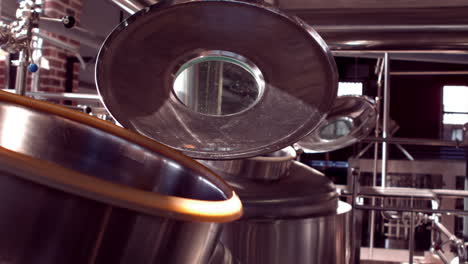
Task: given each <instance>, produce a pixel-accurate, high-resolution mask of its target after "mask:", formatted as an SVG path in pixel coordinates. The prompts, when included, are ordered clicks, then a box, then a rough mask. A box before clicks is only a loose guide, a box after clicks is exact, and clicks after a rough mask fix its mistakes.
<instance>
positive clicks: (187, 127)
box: [96, 0, 338, 159]
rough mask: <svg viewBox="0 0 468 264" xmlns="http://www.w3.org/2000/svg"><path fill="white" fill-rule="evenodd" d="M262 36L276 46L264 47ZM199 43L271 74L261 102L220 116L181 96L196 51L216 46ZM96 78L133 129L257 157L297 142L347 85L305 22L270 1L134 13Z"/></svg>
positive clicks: (214, 154) (192, 4) (178, 143)
mask: <svg viewBox="0 0 468 264" xmlns="http://www.w3.org/2000/svg"><path fill="white" fill-rule="evenodd" d="M174 7H177V8H174ZM206 14H210V15H209V16H206ZM245 17H249V19H244V18H245ZM259 25H269V26H259ZM200 28H203V31H202V34H200ZM182 31H183V32H185V33H184V34H178V33H176V32H182ZM278 32H279V33H278ZM278 34H279V35H278ZM214 35H216V36H217V37H216V38H213V36H214ZM273 35H275V36H276V38H275V41H274V42H271V36H273ZM252 36H255V38H252ZM161 39H164V40H165V41H161ZM239 39H243V40H245V41H242V42H239V41H238V40H239ZM291 39H294V41H293V42H291V41H290V40H291ZM175 42H177V49H174V43H175ZM260 42H263V43H270V44H269V45H266V46H263V47H262V48H261V49H259V48H258V43H260ZM200 47H215V48H216V50H222V51H230V52H232V53H235V54H238V55H240V56H242V57H245V58H246V59H248V60H249V61H252V62H255V64H256V65H257V66H258V67H259V70H260V71H261V73H262V74H263V75H266V74H268V81H267V79H265V92H264V93H263V95H262V96H261V99H260V100H259V101H258V103H256V104H254V105H253V106H252V107H250V108H248V109H246V110H244V111H241V112H238V113H234V114H230V115H225V116H212V115H206V114H201V113H197V112H195V111H192V110H191V109H190V108H188V107H186V106H184V105H183V104H182V103H181V102H180V101H179V100H177V98H175V96H174V94H173V92H172V88H173V81H174V78H175V76H176V73H178V72H179V71H180V69H181V67H183V66H184V64H186V62H188V61H190V60H191V59H192V58H193V54H195V55H200V56H202V55H204V54H205V53H206V52H210V51H212V50H213V49H209V48H205V49H202V48H200ZM167 50H172V51H173V52H169V53H168V52H167ZM272 54H275V56H272ZM293 54H301V56H294V55H293ZM187 56H188V57H187ZM200 56H195V57H200ZM128 58H132V59H131V60H129V59H128ZM293 76H294V77H293ZM266 77H267V76H265V78H266ZM96 82H97V86H98V90H99V93H100V94H101V96H102V98H103V102H104V104H105V105H106V108H107V109H108V110H109V112H110V113H111V114H112V116H114V117H115V118H116V120H117V121H118V122H119V123H121V124H122V125H123V126H124V127H126V128H128V129H131V130H135V131H138V132H139V133H141V134H143V135H146V136H148V137H150V138H153V139H154V140H156V141H158V142H161V143H163V144H165V145H168V146H171V147H173V148H175V149H178V150H180V151H182V152H183V153H185V154H187V155H189V156H191V157H194V158H199V159H236V158H244V157H253V156H258V155H261V154H264V153H269V152H274V151H276V150H278V149H281V148H284V147H286V146H289V145H291V144H293V143H295V142H297V141H298V140H299V139H301V138H302V137H304V136H305V135H307V134H309V133H310V132H311V131H312V130H313V129H314V128H315V127H316V125H317V124H318V123H319V122H320V121H321V119H322V118H323V117H324V116H325V113H326V112H328V111H329V109H330V107H331V105H332V103H333V101H334V99H335V97H336V93H337V86H338V81H337V70H336V65H335V62H334V59H333V57H332V56H331V54H330V52H329V50H328V48H327V46H326V45H325V43H324V42H323V40H322V39H321V38H320V37H319V36H318V34H317V33H316V32H315V31H314V30H313V29H312V28H310V27H309V26H307V25H306V24H305V23H304V22H303V21H301V20H299V19H296V18H294V17H289V16H287V15H285V14H284V13H282V12H281V11H279V10H277V9H276V8H274V7H272V6H270V5H267V4H265V3H261V2H244V1H217V0H215V1H198V0H197V1H183V0H176V1H169V2H167V1H166V2H164V4H163V3H161V4H156V5H154V6H151V7H150V8H148V9H145V10H141V11H140V12H138V13H135V14H134V15H133V16H131V17H130V18H128V19H127V20H126V21H125V22H123V23H122V24H120V25H119V26H118V27H117V28H116V29H115V30H114V31H113V32H112V33H111V35H110V36H109V37H108V38H107V40H106V42H105V43H104V45H103V48H102V49H101V51H100V53H99V56H98V62H97V65H96ZM272 117H274V118H272Z"/></svg>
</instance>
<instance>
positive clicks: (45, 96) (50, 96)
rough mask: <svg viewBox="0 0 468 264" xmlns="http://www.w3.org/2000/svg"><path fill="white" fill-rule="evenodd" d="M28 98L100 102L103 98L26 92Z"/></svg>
mask: <svg viewBox="0 0 468 264" xmlns="http://www.w3.org/2000/svg"><path fill="white" fill-rule="evenodd" d="M2 91H4V92H12V90H2ZM26 95H27V96H31V97H34V98H38V99H61V100H77V101H91V102H100V101H101V96H99V95H98V94H85V93H49V92H26Z"/></svg>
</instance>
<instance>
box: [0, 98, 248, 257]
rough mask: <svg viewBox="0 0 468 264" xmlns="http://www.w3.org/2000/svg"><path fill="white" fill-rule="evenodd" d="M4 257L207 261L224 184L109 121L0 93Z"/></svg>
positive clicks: (226, 208) (235, 207)
mask: <svg viewBox="0 0 468 264" xmlns="http://www.w3.org/2000/svg"><path fill="white" fill-rule="evenodd" d="M0 175H1V177H0V200H1V201H2V203H1V205H0V216H1V217H0V233H1V234H2V235H1V236H0V260H1V262H4V263H18V264H23V263H24V264H26V263H28V264H29V263H39V264H40V263H44V264H46V263H47V264H54V263H57V264H58V263H70V264H73V263H77V264H78V263H79V264H82V263H96V264H97V263H106V264H107V263H148V264H149V263H177V264H180V263H201V264H204V263H207V261H208V258H209V256H210V254H211V253H212V251H213V249H214V247H215V244H216V239H217V238H218V231H219V224H218V222H226V221H231V220H235V219H237V218H238V217H239V216H240V215H241V204H240V201H239V199H238V198H237V196H236V195H235V193H234V192H233V191H232V189H230V188H229V187H228V185H227V184H226V183H225V182H224V181H223V180H222V179H220V178H218V177H217V176H216V175H215V174H213V173H212V172H211V171H209V170H208V169H206V168H205V167H203V166H201V165H199V164H198V163H196V162H195V161H193V160H191V159H189V158H187V157H185V156H183V155H182V154H180V153H178V152H176V151H173V150H171V149H169V148H167V147H165V146H162V145H160V144H158V143H156V142H154V141H152V140H149V139H147V138H145V137H142V136H139V135H136V134H134V133H132V132H130V131H127V130H125V129H122V128H119V127H116V126H114V125H112V124H110V123H109V122H105V121H100V120H99V119H96V118H93V117H90V116H88V115H85V114H82V113H79V112H77V111H72V110H68V109H65V108H62V107H59V106H56V105H52V104H48V103H44V102H40V101H37V100H32V99H29V98H26V97H21V96H17V95H14V94H10V93H5V92H0Z"/></svg>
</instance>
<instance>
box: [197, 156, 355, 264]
mask: <svg viewBox="0 0 468 264" xmlns="http://www.w3.org/2000/svg"><path fill="white" fill-rule="evenodd" d="M288 153H290V152H289V151H287V150H286V151H285V150H283V151H281V152H279V153H276V154H274V155H271V156H272V157H260V158H258V157H257V158H254V159H247V160H238V161H201V162H202V163H204V164H206V165H207V166H208V167H210V168H212V169H213V170H214V171H216V172H218V173H219V174H220V175H222V176H223V177H224V178H225V179H226V181H227V182H228V183H229V184H230V185H231V186H232V187H233V188H234V189H235V190H236V192H237V193H238V195H239V197H240V198H241V200H242V203H243V206H244V216H243V217H242V219H241V220H238V221H236V222H232V223H229V224H226V225H225V227H224V229H223V232H222V235H221V241H222V242H223V243H224V244H225V245H226V247H228V248H229V249H230V250H231V252H232V255H233V256H234V257H236V258H238V259H239V261H240V262H241V263H245V264H253V263H255V264H263V263H265V264H266V263H268V264H280V263H281V264H283V263H297V264H303V263H304V264H305V263H349V260H350V244H349V243H350V240H349V229H348V228H349V227H350V223H349V222H348V221H349V212H350V211H351V206H350V205H349V204H346V203H343V202H340V201H338V195H337V192H336V190H335V186H334V185H333V184H332V182H331V181H330V180H329V179H328V178H326V177H325V176H324V175H322V174H321V173H319V172H318V171H316V170H314V169H312V168H310V167H307V166H305V165H303V164H301V163H299V162H296V161H293V160H292V159H291V158H293V156H292V155H290V154H288ZM278 156H282V158H283V159H279V157H278ZM288 158H289V160H288V161H287V162H288V163H289V166H290V167H289V169H288V170H287V171H285V172H284V173H282V174H281V175H279V177H274V178H273V179H269V177H268V176H266V175H264V174H270V173H273V174H275V175H278V174H276V172H277V171H278V170H277V169H274V170H272V171H269V170H267V169H265V168H266V167H267V166H268V164H270V165H271V166H272V168H274V167H275V166H276V165H277V164H276V163H279V164H284V162H285V159H288ZM234 163H238V166H237V167H238V168H241V169H237V170H229V169H226V168H232V167H233V166H232V164H234ZM226 164H228V165H226ZM253 164H257V165H258V166H259V168H260V170H255V169H252V168H254V166H253ZM244 166H245V168H244ZM242 168H243V169H242ZM245 171H250V172H258V174H254V173H243V172H245Z"/></svg>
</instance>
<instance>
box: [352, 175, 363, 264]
mask: <svg viewBox="0 0 468 264" xmlns="http://www.w3.org/2000/svg"><path fill="white" fill-rule="evenodd" d="M350 170H351V177H352V179H351V182H352V183H351V184H352V186H351V190H352V196H351V199H352V200H351V206H352V208H353V210H351V227H350V237H351V254H350V255H351V264H356V263H359V258H360V256H359V255H357V254H356V253H359V251H358V250H356V249H360V248H361V245H356V225H357V223H356V222H357V221H356V211H355V210H354V208H355V207H356V194H357V187H358V186H357V185H358V183H359V169H358V168H351V169H350Z"/></svg>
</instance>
